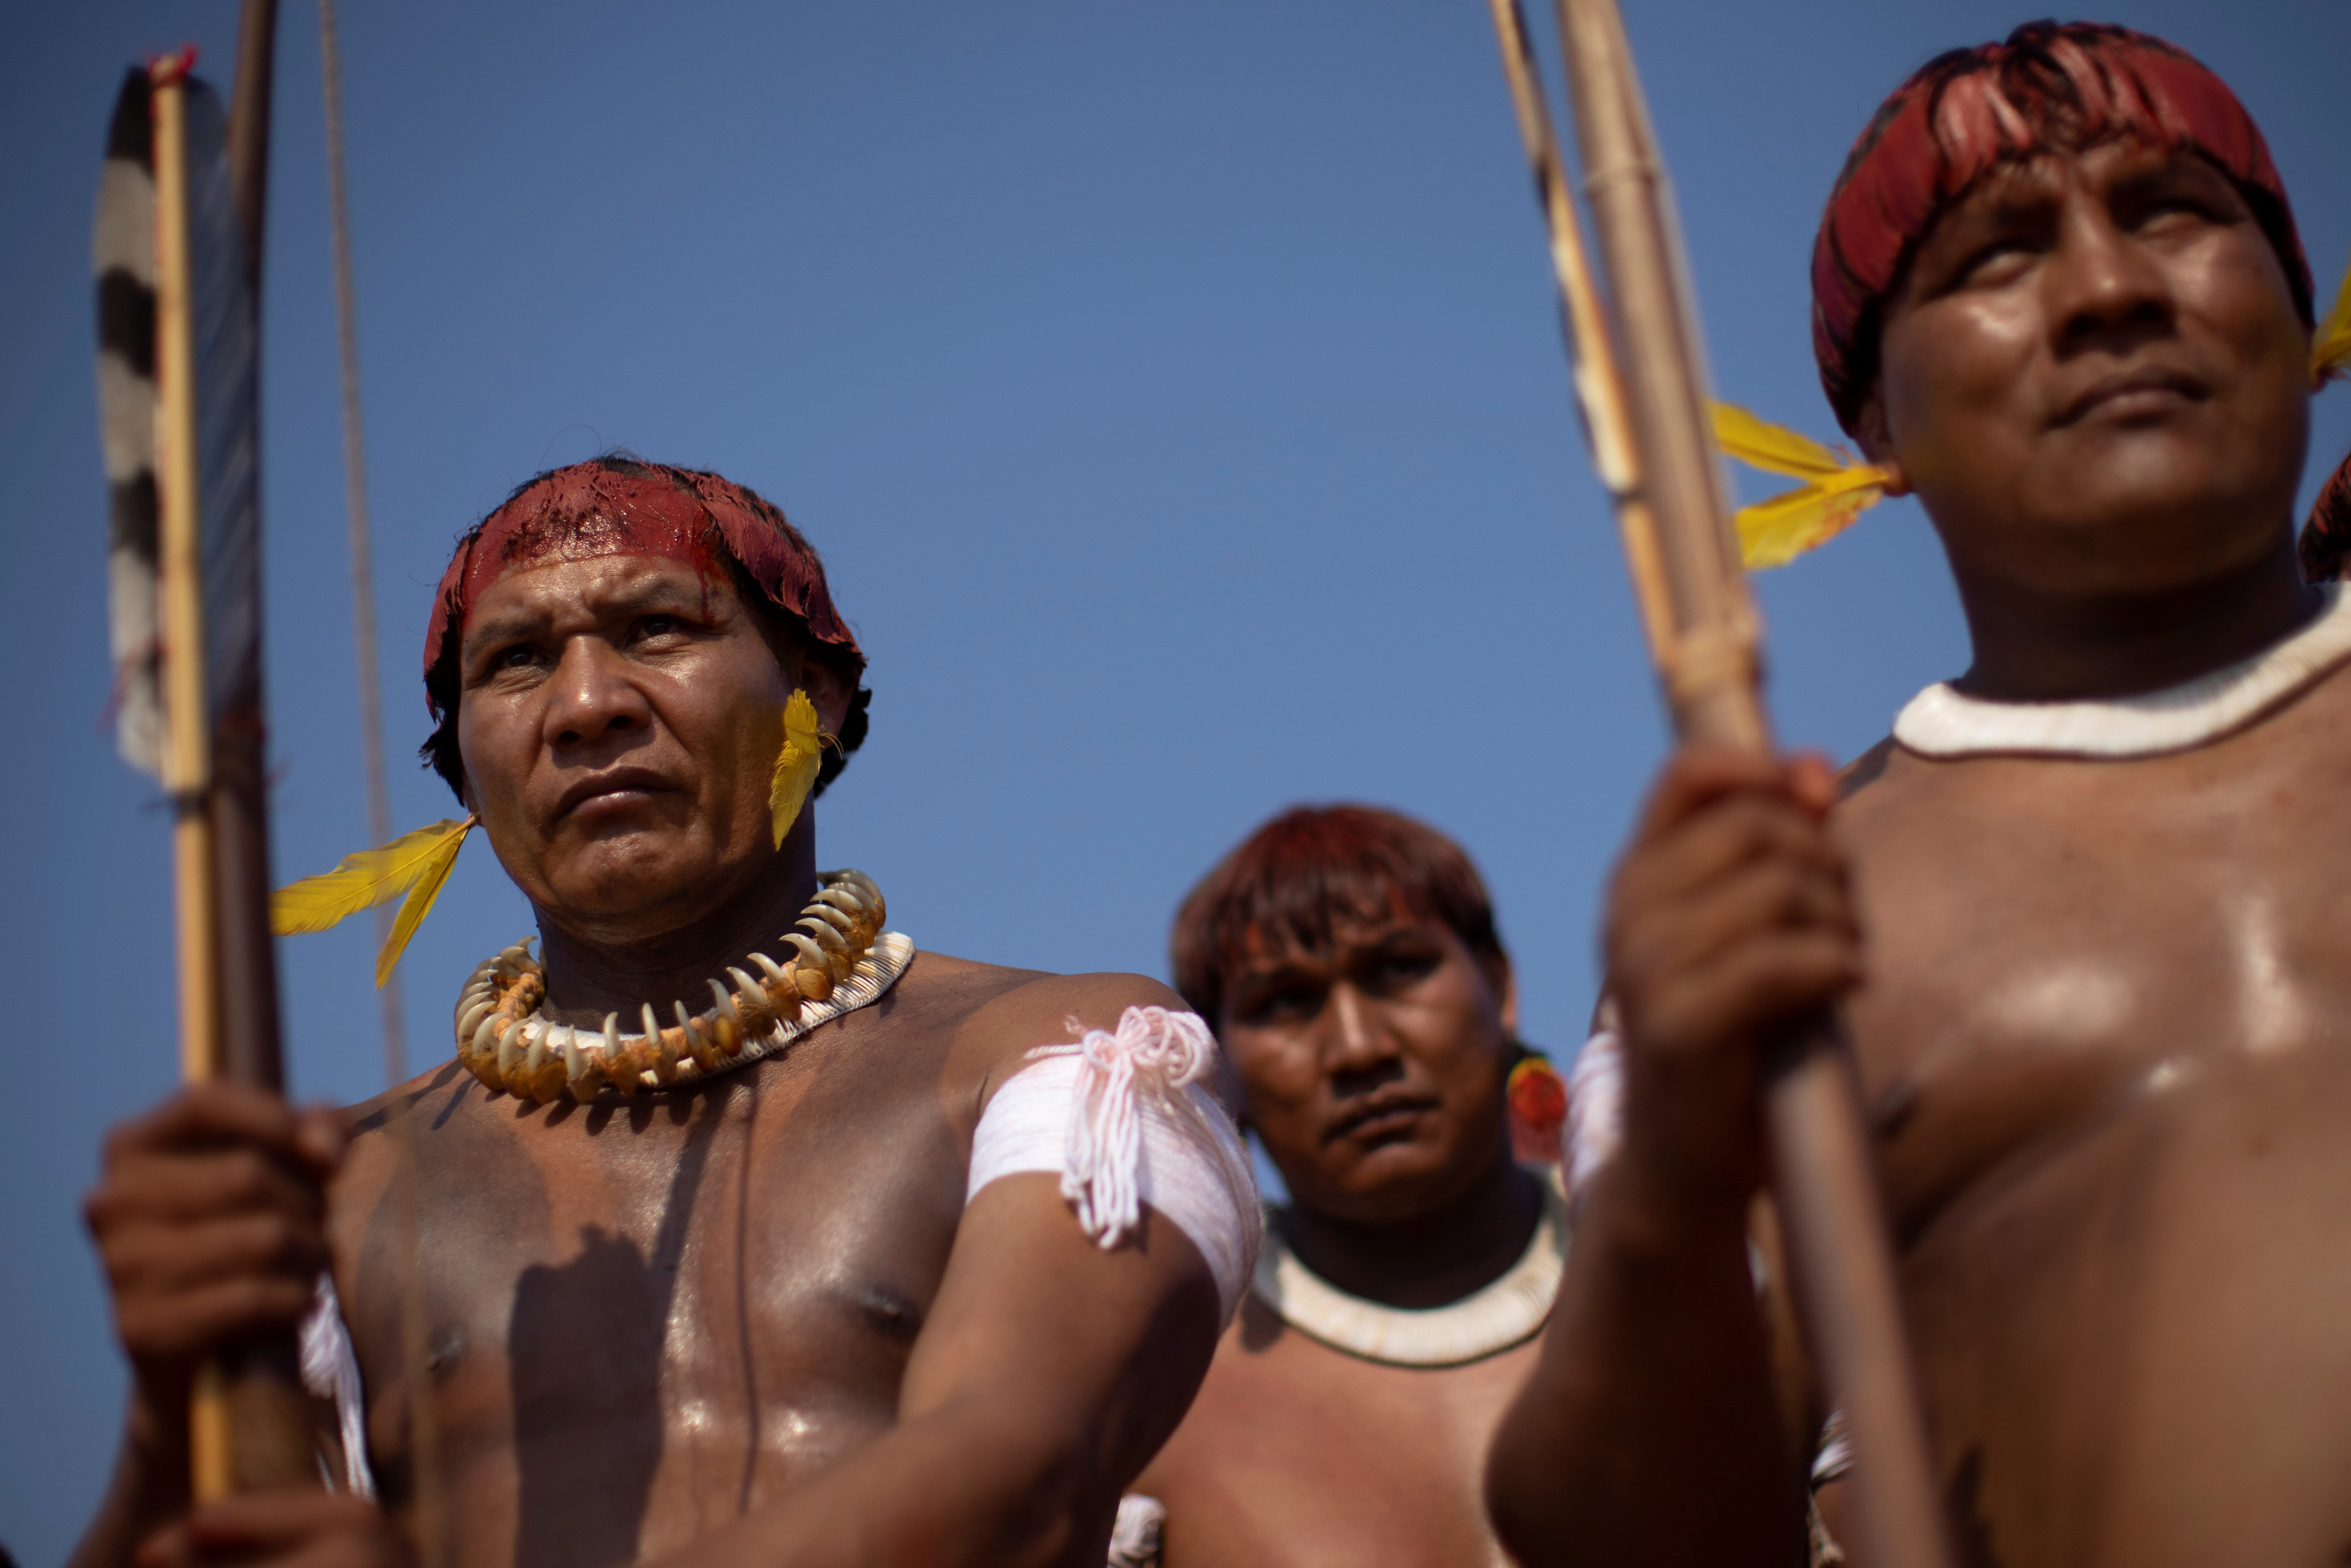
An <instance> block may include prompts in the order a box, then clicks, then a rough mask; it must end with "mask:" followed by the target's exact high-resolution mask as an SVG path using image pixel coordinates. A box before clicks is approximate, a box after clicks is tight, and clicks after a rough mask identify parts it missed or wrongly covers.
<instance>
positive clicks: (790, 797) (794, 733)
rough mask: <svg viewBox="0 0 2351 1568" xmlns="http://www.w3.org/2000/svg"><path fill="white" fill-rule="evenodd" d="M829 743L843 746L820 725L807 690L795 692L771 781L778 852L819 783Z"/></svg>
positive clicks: (771, 809) (770, 807)
mask: <svg viewBox="0 0 2351 1568" xmlns="http://www.w3.org/2000/svg"><path fill="white" fill-rule="evenodd" d="M828 743H829V744H831V745H832V746H835V747H838V746H839V745H840V744H841V742H840V741H838V740H836V739H834V738H833V737H831V735H828V734H827V733H826V732H825V730H824V727H823V726H822V725H821V724H820V723H819V722H818V720H817V716H816V704H814V703H812V702H810V701H809V695H808V693H806V692H804V691H796V692H794V693H792V700H791V701H789V702H788V703H786V704H785V705H784V748H783V749H782V750H781V751H778V752H777V753H776V771H775V774H774V776H773V777H772V778H770V779H768V815H769V817H771V818H772V819H773V820H774V822H775V827H776V847H777V848H778V849H782V848H783V847H784V835H785V834H786V833H789V832H790V831H792V824H793V823H794V822H797V821H799V817H800V807H801V806H802V805H804V804H806V803H807V801H808V795H809V790H810V789H811V788H813V787H814V786H815V784H816V773H817V765H818V763H819V762H820V759H821V755H822V752H823V749H824V747H825V746H826V745H827V744H828Z"/></svg>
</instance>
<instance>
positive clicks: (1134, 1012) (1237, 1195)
mask: <svg viewBox="0 0 2351 1568" xmlns="http://www.w3.org/2000/svg"><path fill="white" fill-rule="evenodd" d="M1070 1028H1071V1030H1072V1031H1074V1032H1077V1033H1080V1034H1081V1035H1082V1036H1083V1037H1084V1038H1082V1039H1081V1040H1079V1041H1078V1042H1077V1043H1076V1044H1074V1045H1049V1046H1043V1047H1040V1049H1038V1050H1036V1051H1030V1052H1029V1065H1028V1066H1026V1067H1024V1068H1022V1069H1021V1070H1020V1071H1019V1072H1017V1073H1015V1074H1014V1075H1013V1076H1012V1078H1011V1079H1010V1081H1009V1082H1007V1083H1006V1084H1005V1085H1004V1087H1003V1088H1001V1089H998V1091H997V1092H996V1098H995V1099H993V1100H991V1101H989V1102H988V1103H987V1110H986V1111H985V1112H983V1113H981V1115H980V1118H979V1128H978V1130H977V1132H975V1133H974V1134H972V1140H971V1179H970V1181H969V1182H968V1184H967V1186H965V1188H964V1202H965V1203H967V1204H968V1203H969V1202H970V1201H971V1200H972V1199H973V1198H975V1197H978V1196H979V1191H980V1189H981V1188H982V1187H984V1186H987V1184H988V1183H990V1182H992V1181H995V1180H996V1179H997V1178H998V1177H999V1176H1017V1175H1019V1174H1022V1173H1024V1172H1028V1171H1050V1172H1053V1173H1054V1174H1055V1175H1058V1176H1060V1177H1061V1196H1062V1197H1066V1198H1068V1199H1069V1200H1070V1204H1071V1207H1072V1208H1074V1209H1075V1210H1076V1212H1077V1219H1078V1227H1079V1228H1080V1229H1081V1230H1083V1231H1084V1232H1085V1233H1086V1235H1087V1236H1088V1237H1089V1238H1091V1239H1093V1240H1094V1241H1096V1242H1099V1243H1100V1244H1101V1245H1102V1248H1103V1249H1110V1248H1113V1247H1115V1246H1117V1245H1118V1244H1119V1242H1120V1241H1121V1240H1123V1239H1125V1236H1126V1234H1127V1232H1128V1231H1130V1230H1132V1229H1134V1228H1135V1227H1136V1226H1137V1225H1139V1224H1140V1223H1141V1222H1142V1218H1143V1205H1144V1204H1146V1203H1147V1204H1149V1205H1150V1206H1151V1207H1154V1208H1155V1209H1157V1210H1158V1211H1159V1212H1160V1213H1161V1214H1163V1215H1165V1216H1166V1217H1167V1218H1168V1219H1169V1220H1170V1221H1171V1222H1173V1223H1174V1224H1175V1227H1176V1228H1178V1229H1179V1230H1181V1231H1183V1232H1184V1234H1185V1235H1186V1236H1188V1237H1190V1238H1191V1239H1192V1245H1193V1246H1195V1247H1197V1248H1198V1249H1200V1255H1201V1256H1202V1257H1203V1258H1205V1259H1207V1262H1208V1270H1209V1272H1210V1273H1212V1274H1213V1275H1215V1276H1216V1281H1217V1302H1218V1303H1219V1304H1220V1305H1221V1307H1222V1308H1223V1310H1224V1315H1225V1318H1226V1319H1227V1321H1230V1319H1231V1317H1232V1315H1233V1312H1234V1309H1235V1308H1237V1307H1238V1306H1239V1305H1240V1299H1241V1291H1242V1288H1243V1287H1244V1286H1245V1285H1246V1284H1247V1283H1248V1281H1249V1270H1252V1269H1254V1268H1256V1267H1257V1248H1258V1241H1259V1235H1260V1229H1259V1228H1260V1225H1261V1223H1262V1222H1261V1221H1260V1219H1259V1213H1258V1202H1257V1181H1256V1178H1255V1177H1254V1176H1252V1175H1251V1173H1250V1170H1249V1152H1248V1151H1247V1150H1246V1149H1245V1148H1243V1147H1242V1145H1241V1140H1240V1134H1238V1132H1237V1131H1235V1129H1234V1127H1233V1122H1232V1118H1231V1117H1230V1116H1228V1115H1227V1114H1226V1113H1225V1109H1224V1107H1223V1106H1221V1105H1219V1104H1218V1103H1217V1102H1216V1099H1215V1098H1214V1097H1213V1096H1212V1095H1210V1094H1209V1092H1207V1089H1206V1088H1204V1087H1202V1082H1203V1080H1205V1079H1206V1078H1207V1076H1208V1074H1209V1072H1210V1071H1212V1070H1213V1069H1214V1067H1215V1066H1216V1061H1217V1041H1216V1037H1215V1036H1214V1035H1212V1034H1210V1033H1209V1032H1208V1026H1207V1024H1205V1023H1202V1022H1201V1021H1200V1019H1199V1016H1198V1015H1197V1014H1195V1013H1186V1012H1170V1011H1169V1010H1168V1009H1165V1008H1129V1009H1126V1012H1125V1014H1124V1015H1123V1016H1122V1017H1121V1018H1120V1019H1119V1020H1118V1032H1117V1033H1115V1034H1113V1033H1111V1032H1110V1031H1109V1030H1099V1029H1093V1030H1090V1029H1086V1028H1085V1027H1084V1026H1083V1025H1081V1024H1080V1023H1078V1022H1076V1021H1075V1020H1074V1019H1073V1020H1071V1024H1070Z"/></svg>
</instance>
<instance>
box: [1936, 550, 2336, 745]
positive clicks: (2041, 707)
mask: <svg viewBox="0 0 2351 1568" xmlns="http://www.w3.org/2000/svg"><path fill="white" fill-rule="evenodd" d="M2320 592H2321V593H2322V594H2323V595H2324V596H2325V601H2326V603H2325V608H2324V609H2323V610H2321V611H2320V612H2318V614H2317V616H2316V617H2315V618H2314V619H2313V620H2312V621H2311V622H2310V624H2309V625H2307V626H2304V628H2303V629H2302V630H2301V631H2299V632H2295V633H2294V634H2293V635H2292V636H2290V637H2288V638H2287V639H2286V640H2285V641H2284V642H2283V643H2278V644H2277V645H2276V646H2274V647H2272V648H2270V649H2267V650H2266V651H2264V652H2262V653H2256V654H2254V655H2253V656H2252V658H2250V659H2247V660H2244V661H2243V662H2241V663H2240V664H2231V665H2230V666H2228V667H2227V668H2226V669H2220V670H2215V671H2213V672H2212V673H2211V674H2208V675H2199V676H2198V677H2197V678H2196V679H2194V680H2192V681H2186V682H2182V683H2181V684H2180V685H2176V686H2167V687H2165V688H2164V689H2163V690H2161V691H2156V692H2142V693H2141V694H2139V695H2137V696H2129V697H2108V698H2104V699H2100V700H2097V701H2093V702H2065V703H2003V702H1987V701H1985V700H1984V699H1983V698H1981V697H1970V696H1962V695H1960V694H1959V693H1958V692H1955V691H1953V690H1952V689H1951V688H1950V686H1949V685H1947V684H1943V683H1938V684H1936V685H1931V686H1928V688H1927V689H1926V690H1925V691H1923V692H1920V693H1919V694H1918V695H1917V696H1915V697H1912V698H1911V699H1910V701H1909V702H1908V703H1907V704H1906V705H1905V706H1904V707H1903V709H1902V711H1901V712H1900V713H1899V714H1897V715H1896V716H1895V719H1894V738H1895V739H1896V740H1898V741H1900V742H1901V743H1902V744H1903V745H1904V746H1906V747H1909V748H1910V749H1911V750H1913V751H1916V752H1918V753H1919V754H1921V755H1922V756H1927V757H1939V758H1953V757H1981V756H1985V755H1988V754H1991V753H1995V752H2001V753H2011V754H2023V755H2028V756H2041V757H2107V758H2122V757H2158V756H2161V755H2162V754H2163V753H2165V752H2168V751H2186V750H2189V749H2190V748H2192V747H2199V746H2202V745H2203V744H2205V743H2206V742H2207V741H2212V740H2218V739H2219V738H2220V737H2222V736H2224V735H2227V734H2229V733H2231V731H2233V730H2237V729H2241V728H2242V727H2244V726H2246V725H2248V724H2251V723H2252V721H2253V720H2254V719H2256V718H2259V717H2260V716H2262V714H2264V713H2267V712H2268V711H2269V710H2270V709H2272V708H2273V707H2275V706H2278V705H2279V704H2280V703H2283V702H2284V701H2286V700H2287V699H2288V698H2291V697H2294V696H2295V695H2299V694H2300V693H2302V692H2303V691H2304V690H2305V689H2306V688H2308V687H2309V686H2311V685H2314V684H2315V683H2316V682H2317V680H2318V678H2319V677H2320V676H2322V675H2324V674H2326V673H2327V672H2328V671H2330V670H2332V669H2334V668H2335V665H2337V664H2341V663H2342V662H2343V661H2344V660H2345V659H2346V658H2351V595H2346V593H2345V592H2344V591H2343V587H2342V585H2341V584H2338V583H2328V584H2327V585H2326V586H2325V587H2324V588H2322V589H2321V590H2320Z"/></svg>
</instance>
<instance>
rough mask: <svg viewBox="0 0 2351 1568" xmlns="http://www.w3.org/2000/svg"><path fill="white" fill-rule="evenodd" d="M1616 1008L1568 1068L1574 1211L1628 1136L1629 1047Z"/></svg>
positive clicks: (1563, 1162) (1568, 1169)
mask: <svg viewBox="0 0 2351 1568" xmlns="http://www.w3.org/2000/svg"><path fill="white" fill-rule="evenodd" d="M1615 1010H1616V1009H1614V1008H1613V1007H1610V1008H1608V1009H1605V1010H1604V1014H1603V1016H1602V1019H1601V1021H1600V1025H1599V1027H1598V1028H1597V1029H1596V1030H1593V1035H1592V1038H1591V1039H1590V1040H1585V1041H1584V1042H1583V1050H1582V1051H1577V1052H1576V1053H1575V1062H1574V1064H1573V1066H1571V1067H1570V1068H1569V1069H1568V1070H1567V1136H1566V1138H1565V1140H1564V1145H1563V1147H1562V1152H1561V1158H1560V1173H1561V1175H1562V1176H1563V1177H1564V1178H1565V1180H1566V1185H1567V1206H1568V1207H1569V1208H1570V1209H1574V1208H1578V1207H1582V1205H1583V1196H1584V1194H1585V1193H1586V1192H1588V1191H1590V1190H1591V1187H1592V1178H1593V1177H1594V1176H1598V1175H1599V1174H1600V1171H1601V1167H1602V1166H1605V1165H1606V1164H1607V1163H1608V1162H1609V1161H1610V1160H1611V1159H1613V1158H1614V1157H1615V1154H1616V1145H1618V1144H1620V1143H1622V1142H1624V1138H1625V1045H1624V1042H1623V1041H1622V1040H1619V1039H1618V1038H1617V1036H1616V1029H1615Z"/></svg>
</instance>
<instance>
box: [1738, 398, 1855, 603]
mask: <svg viewBox="0 0 2351 1568" xmlns="http://www.w3.org/2000/svg"><path fill="white" fill-rule="evenodd" d="M1714 439H1715V442H1716V444H1718V445H1719V446H1720V447H1721V448H1722V451H1723V455H1725V456H1728V457H1735V458H1737V459H1739V461H1740V462H1741V463H1744V464H1746V465H1748V466H1749V467H1750V468H1761V469H1763V470H1764V471H1765V472H1767V473H1771V474H1785V475H1788V476H1790V477H1792V478H1796V479H1802V480H1804V481H1805V483H1804V484H1802V485H1800V486H1797V487H1796V488H1795V489H1793V490H1789V491H1786V492H1784V493H1782V494H1781V495H1777V496H1774V497H1771V499H1770V500H1768V501H1758V502H1757V503H1756V504H1755V505H1753V506H1751V507H1740V508H1739V512H1738V515H1737V516H1736V517H1734V518H1732V521H1734V522H1735V523H1737V524H1738V526H1739V556H1740V560H1741V561H1743V562H1744V563H1745V564H1746V567H1747V570H1750V571H1761V570H1763V569H1764V568H1766V567H1773V566H1785V565H1786V564H1787V563H1788V562H1790V561H1792V560H1793V559H1796V558H1797V557H1798V556H1800V555H1802V554H1803V553H1804V552H1805V551H1806V550H1808V549H1817V548H1818V547H1820V546H1822V545H1824V544H1826V543H1828V541H1829V540H1831V539H1833V538H1836V536H1837V535H1839V534H1841V533H1843V532H1844V530H1845V529H1846V528H1850V527H1852V526H1853V520H1854V519H1855V517H1859V516H1861V514H1862V513H1864V512H1865V511H1867V510H1868V509H1869V508H1870V507H1874V506H1876V505H1877V503H1878V502H1880V501H1882V500H1884V499H1885V498H1886V481H1887V480H1889V479H1891V478H1892V477H1893V476H1892V475H1890V474H1888V473H1886V470H1885V469H1883V468H1880V467H1878V466H1877V465H1876V464H1874V463H1856V462H1855V461H1854V460H1853V459H1852V458H1850V457H1847V456H1844V455H1841V454H1838V453H1835V452H1832V451H1830V450H1829V449H1828V448H1827V447H1825V446H1823V445H1822V444H1820V443H1819V442H1817V441H1814V440H1813V438H1812V437H1810V436H1808V435H1799V434H1796V432H1794V431H1792V430H1790V429H1789V428H1787V426H1785V425H1781V424H1773V423H1771V422H1770V421H1769V420H1762V419H1758V418H1756V417H1755V416H1754V415H1753V414H1751V413H1748V412H1747V411H1746V410H1745V409H1743V408H1740V407H1739V406H1738V405H1737V404H1736V403H1728V402H1719V403H1716V404H1715V405H1714Z"/></svg>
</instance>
